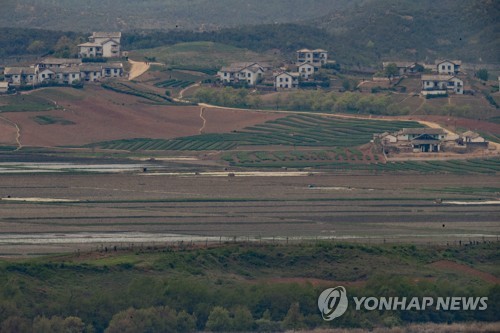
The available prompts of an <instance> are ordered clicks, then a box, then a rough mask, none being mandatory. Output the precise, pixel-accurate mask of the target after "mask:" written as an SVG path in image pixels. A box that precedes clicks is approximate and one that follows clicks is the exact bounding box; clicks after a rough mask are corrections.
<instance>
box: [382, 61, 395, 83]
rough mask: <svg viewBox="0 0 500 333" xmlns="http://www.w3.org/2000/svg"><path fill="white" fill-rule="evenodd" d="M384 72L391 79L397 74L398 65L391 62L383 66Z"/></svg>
mask: <svg viewBox="0 0 500 333" xmlns="http://www.w3.org/2000/svg"><path fill="white" fill-rule="evenodd" d="M384 74H385V76H387V77H388V78H389V79H392V78H393V77H394V76H396V75H398V74H399V69H398V66H397V65H396V64H395V63H393V62H391V63H390V64H388V65H387V66H386V67H385V70H384Z"/></svg>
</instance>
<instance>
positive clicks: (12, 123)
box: [0, 116, 23, 151]
mask: <svg viewBox="0 0 500 333" xmlns="http://www.w3.org/2000/svg"><path fill="white" fill-rule="evenodd" d="M0 119H2V120H3V121H5V122H6V123H8V124H10V125H12V126H13V127H14V128H15V129H16V144H17V148H16V151H17V150H21V149H22V148H23V145H22V144H21V129H20V128H19V125H17V124H16V123H15V122H13V121H12V120H10V119H7V118H5V117H3V116H0Z"/></svg>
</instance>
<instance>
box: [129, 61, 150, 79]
mask: <svg viewBox="0 0 500 333" xmlns="http://www.w3.org/2000/svg"><path fill="white" fill-rule="evenodd" d="M128 62H129V63H130V65H131V66H132V67H131V68H130V74H129V76H128V79H129V81H130V80H133V79H135V78H136V77H139V76H141V75H142V74H144V73H146V72H147V71H148V69H149V63H147V62H142V61H134V60H130V59H129V60H128Z"/></svg>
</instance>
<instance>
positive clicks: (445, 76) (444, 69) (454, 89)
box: [383, 60, 464, 96]
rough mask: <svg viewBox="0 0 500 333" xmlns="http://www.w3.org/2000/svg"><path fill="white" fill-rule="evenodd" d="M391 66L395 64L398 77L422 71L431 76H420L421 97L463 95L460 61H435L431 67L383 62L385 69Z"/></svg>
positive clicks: (414, 63)
mask: <svg viewBox="0 0 500 333" xmlns="http://www.w3.org/2000/svg"><path fill="white" fill-rule="evenodd" d="M391 64H395V65H396V67H397V69H398V73H399V76H403V75H415V74H421V73H422V72H423V71H428V72H431V73H432V74H422V76H421V83H422V91H421V93H422V95H424V96H440V95H447V94H450V93H453V94H458V95H462V94H463V93H464V81H463V79H462V78H461V72H460V66H461V65H462V62H461V61H460V60H436V61H435V63H434V64H432V65H427V64H424V65H420V64H418V63H416V62H400V61H396V62H384V63H383V67H384V69H386V68H387V67H388V66H390V65H391Z"/></svg>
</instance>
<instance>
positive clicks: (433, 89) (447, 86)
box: [421, 74, 464, 96]
mask: <svg viewBox="0 0 500 333" xmlns="http://www.w3.org/2000/svg"><path fill="white" fill-rule="evenodd" d="M421 81H422V94H423V95H424V96H425V95H446V94H447V93H449V92H452V93H455V94H463V93H464V82H463V81H462V80H461V79H459V78H458V77H456V76H454V75H442V74H439V75H422V78H421Z"/></svg>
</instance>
